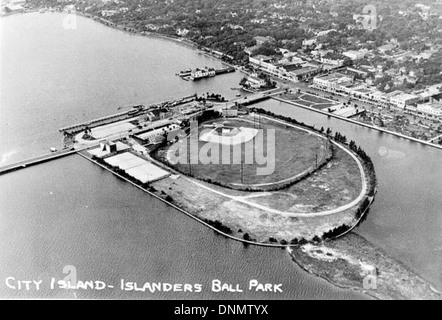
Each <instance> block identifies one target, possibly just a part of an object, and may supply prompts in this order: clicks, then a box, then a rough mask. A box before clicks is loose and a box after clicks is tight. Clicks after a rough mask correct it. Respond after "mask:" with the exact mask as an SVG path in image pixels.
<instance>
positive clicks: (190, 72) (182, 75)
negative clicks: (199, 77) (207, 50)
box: [176, 69, 192, 77]
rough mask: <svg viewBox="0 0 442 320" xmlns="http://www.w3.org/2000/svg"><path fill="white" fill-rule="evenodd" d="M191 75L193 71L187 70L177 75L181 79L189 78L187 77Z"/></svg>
mask: <svg viewBox="0 0 442 320" xmlns="http://www.w3.org/2000/svg"><path fill="white" fill-rule="evenodd" d="M191 74H192V69H186V70H184V71H180V72H179V73H177V74H176V75H177V76H179V77H187V76H190V75H191Z"/></svg>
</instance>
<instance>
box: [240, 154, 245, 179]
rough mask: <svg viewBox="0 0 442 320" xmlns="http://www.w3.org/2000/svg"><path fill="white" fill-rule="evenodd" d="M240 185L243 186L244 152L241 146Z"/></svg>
mask: <svg viewBox="0 0 442 320" xmlns="http://www.w3.org/2000/svg"><path fill="white" fill-rule="evenodd" d="M240 172H241V184H244V151H243V148H242V146H241V169H240Z"/></svg>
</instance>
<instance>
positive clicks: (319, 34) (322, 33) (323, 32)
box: [316, 29, 336, 37]
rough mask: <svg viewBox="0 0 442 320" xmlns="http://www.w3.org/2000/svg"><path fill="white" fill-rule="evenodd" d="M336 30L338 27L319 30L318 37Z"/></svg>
mask: <svg viewBox="0 0 442 320" xmlns="http://www.w3.org/2000/svg"><path fill="white" fill-rule="evenodd" d="M333 31H336V29H329V30H323V31H319V32H318V33H316V36H317V37H321V36H325V35H327V34H329V33H330V32H333Z"/></svg>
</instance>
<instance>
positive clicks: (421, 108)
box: [416, 102, 442, 120]
mask: <svg viewBox="0 0 442 320" xmlns="http://www.w3.org/2000/svg"><path fill="white" fill-rule="evenodd" d="M416 111H417V112H420V113H422V114H424V115H427V116H430V117H435V118H439V119H440V120H442V104H441V103H431V102H429V103H425V104H418V105H417V108H416Z"/></svg>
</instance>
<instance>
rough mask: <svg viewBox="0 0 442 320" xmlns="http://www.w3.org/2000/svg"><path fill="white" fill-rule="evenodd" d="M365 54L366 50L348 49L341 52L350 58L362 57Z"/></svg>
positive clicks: (357, 58)
mask: <svg viewBox="0 0 442 320" xmlns="http://www.w3.org/2000/svg"><path fill="white" fill-rule="evenodd" d="M366 54H367V51H365V50H359V51H356V50H349V51H344V52H343V53H342V55H343V56H345V57H348V58H350V59H351V60H360V59H364V58H365V56H366Z"/></svg>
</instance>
